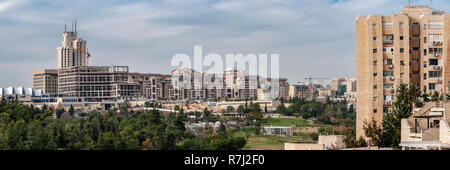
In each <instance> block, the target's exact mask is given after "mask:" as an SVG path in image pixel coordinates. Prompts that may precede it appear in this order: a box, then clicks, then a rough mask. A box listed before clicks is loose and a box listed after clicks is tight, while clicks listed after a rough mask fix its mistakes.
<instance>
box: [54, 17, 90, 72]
mask: <svg viewBox="0 0 450 170" xmlns="http://www.w3.org/2000/svg"><path fill="white" fill-rule="evenodd" d="M56 50H57V52H58V69H61V68H67V67H73V66H87V65H89V57H90V54H89V53H88V52H87V48H86V40H83V39H81V38H78V37H77V23H76V21H75V23H74V24H72V31H70V32H68V31H67V26H66V28H65V29H64V32H63V41H62V46H61V47H58V48H56Z"/></svg>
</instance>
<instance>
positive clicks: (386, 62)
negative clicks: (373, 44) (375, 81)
mask: <svg viewBox="0 0 450 170" xmlns="http://www.w3.org/2000/svg"><path fill="white" fill-rule="evenodd" d="M384 64H385V65H391V64H393V60H392V59H384Z"/></svg>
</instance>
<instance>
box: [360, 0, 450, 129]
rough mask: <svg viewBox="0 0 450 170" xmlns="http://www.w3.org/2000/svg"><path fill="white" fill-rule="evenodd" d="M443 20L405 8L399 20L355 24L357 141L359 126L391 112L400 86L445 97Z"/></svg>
mask: <svg viewBox="0 0 450 170" xmlns="http://www.w3.org/2000/svg"><path fill="white" fill-rule="evenodd" d="M449 16H450V15H449V14H446V13H444V12H442V11H436V10H432V9H431V8H429V7H428V6H405V7H404V8H403V9H402V11H401V12H400V13H399V14H394V15H391V16H366V17H358V18H357V19H356V47H357V82H358V83H357V91H358V93H357V106H360V107H357V124H356V126H357V127H356V134H357V136H363V124H364V121H368V122H370V121H372V120H375V121H377V122H381V121H382V119H383V115H384V114H385V113H388V112H390V111H392V103H393V101H395V89H396V87H398V85H399V84H400V83H402V82H403V83H407V84H409V83H414V84H416V85H418V86H419V87H420V88H421V90H422V91H423V92H426V93H429V92H434V91H438V92H441V93H447V92H448V88H447V87H448V83H449V82H448V80H447V79H449V78H450V69H446V67H447V66H449V64H450V63H449V62H447V54H448V50H449V48H448V45H449V38H450V36H449V35H450V34H449V31H450V29H448V28H449V27H450V25H449V24H450V22H449V21H450V20H449V19H450V17H449ZM449 80H450V79H449Z"/></svg>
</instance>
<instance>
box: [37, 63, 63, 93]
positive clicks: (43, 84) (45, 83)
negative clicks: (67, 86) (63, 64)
mask: <svg viewBox="0 0 450 170" xmlns="http://www.w3.org/2000/svg"><path fill="white" fill-rule="evenodd" d="M33 88H34V89H36V90H41V91H42V93H43V94H56V93H58V70H56V69H44V70H37V71H33Z"/></svg>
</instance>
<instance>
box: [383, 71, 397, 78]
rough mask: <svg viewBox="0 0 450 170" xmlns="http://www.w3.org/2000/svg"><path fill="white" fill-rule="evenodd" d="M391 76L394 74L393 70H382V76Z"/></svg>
mask: <svg viewBox="0 0 450 170" xmlns="http://www.w3.org/2000/svg"><path fill="white" fill-rule="evenodd" d="M393 76H394V72H393V71H384V72H383V77H393Z"/></svg>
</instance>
